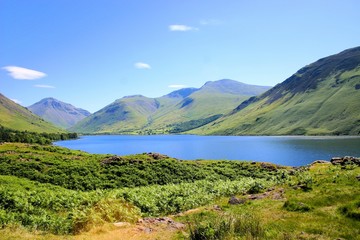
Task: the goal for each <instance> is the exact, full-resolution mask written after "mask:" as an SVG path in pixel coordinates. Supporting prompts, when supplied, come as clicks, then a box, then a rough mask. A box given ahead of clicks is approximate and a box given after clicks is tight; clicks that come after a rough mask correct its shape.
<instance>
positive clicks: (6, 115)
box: [0, 94, 64, 133]
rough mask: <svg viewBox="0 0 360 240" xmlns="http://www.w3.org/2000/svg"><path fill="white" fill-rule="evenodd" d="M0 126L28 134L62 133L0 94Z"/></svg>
mask: <svg viewBox="0 0 360 240" xmlns="http://www.w3.org/2000/svg"><path fill="white" fill-rule="evenodd" d="M0 125H1V126H3V127H7V128H11V129H15V130H20V131H30V132H49V133H55V132H64V131H63V130H61V129H59V128H57V127H55V126H54V125H52V124H51V123H48V122H46V121H44V120H43V119H42V118H40V117H39V116H37V115H35V114H33V113H31V112H30V111H29V110H28V109H26V108H24V107H22V106H20V105H19V104H16V103H15V102H13V101H12V100H10V99H8V98H7V97H5V96H4V95H2V94H0Z"/></svg>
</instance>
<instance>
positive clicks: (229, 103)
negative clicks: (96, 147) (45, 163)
mask: <svg viewBox="0 0 360 240" xmlns="http://www.w3.org/2000/svg"><path fill="white" fill-rule="evenodd" d="M267 89H269V87H263V86H254V85H248V84H243V83H240V82H236V81H233V80H226V79H224V80H219V81H214V82H208V83H206V84H205V85H204V86H203V87H201V88H199V89H192V88H190V89H181V90H177V91H174V92H172V93H170V94H168V95H165V96H163V97H159V98H147V97H144V96H139V95H135V96H128V97H123V98H121V99H118V100H116V101H115V102H113V103H111V104H109V105H108V106H106V107H104V108H103V109H101V110H99V111H98V112H96V113H94V114H92V115H91V116H90V117H88V118H86V119H84V120H83V121H81V122H79V123H78V124H76V125H75V126H74V127H72V128H71V129H70V130H71V131H76V132H81V133H90V134H109V133H110V134H164V133H165V134H167V133H180V132H183V131H188V130H191V129H193V128H197V127H199V126H202V125H204V124H206V123H208V122H210V121H213V120H215V119H216V118H217V117H218V116H219V115H221V114H225V113H228V112H230V111H231V110H232V109H234V108H235V107H236V106H237V105H238V104H239V103H241V101H243V100H245V99H247V98H249V97H251V96H254V95H258V94H260V93H263V92H265V91H266V90H267ZM215 116H216V117H215Z"/></svg>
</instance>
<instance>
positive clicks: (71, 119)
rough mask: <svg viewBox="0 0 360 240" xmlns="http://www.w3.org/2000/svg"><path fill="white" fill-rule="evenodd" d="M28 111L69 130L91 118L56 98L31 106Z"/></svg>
mask: <svg viewBox="0 0 360 240" xmlns="http://www.w3.org/2000/svg"><path fill="white" fill-rule="evenodd" d="M28 109H29V110H30V111H31V112H32V113H35V114H36V115H38V116H40V117H41V118H43V119H45V120H46V121H49V122H51V123H53V124H55V125H56V126H58V127H61V128H64V129H66V128H69V127H71V126H73V125H75V124H76V123H77V122H79V121H80V120H82V119H84V118H85V117H87V116H89V115H90V113H89V112H88V111H86V110H84V109H81V108H76V107H74V106H73V105H71V104H69V103H64V102H62V101H59V100H57V99H54V98H45V99H42V100H41V101H39V102H37V103H34V104H33V105H31V106H29V107H28Z"/></svg>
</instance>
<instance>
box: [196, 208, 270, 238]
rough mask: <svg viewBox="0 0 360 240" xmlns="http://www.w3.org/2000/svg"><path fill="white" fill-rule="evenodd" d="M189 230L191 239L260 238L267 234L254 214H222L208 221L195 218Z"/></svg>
mask: <svg viewBox="0 0 360 240" xmlns="http://www.w3.org/2000/svg"><path fill="white" fill-rule="evenodd" d="M189 230H190V239H191V240H205V239H206V240H208V239H209V240H211V239H233V238H237V237H246V239H248V238H250V239H259V238H261V237H264V235H265V230H264V228H263V226H262V224H261V222H260V220H259V218H258V217H257V216H255V215H253V214H241V215H222V216H217V217H215V218H211V219H209V220H206V221H201V220H200V219H195V221H194V224H193V225H189Z"/></svg>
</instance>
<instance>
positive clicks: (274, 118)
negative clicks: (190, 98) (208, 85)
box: [192, 47, 360, 135]
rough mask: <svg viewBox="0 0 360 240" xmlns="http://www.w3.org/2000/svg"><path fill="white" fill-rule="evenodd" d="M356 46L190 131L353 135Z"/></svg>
mask: <svg viewBox="0 0 360 240" xmlns="http://www.w3.org/2000/svg"><path fill="white" fill-rule="evenodd" d="M359 100H360V47H356V48H351V49H348V50H345V51H342V52H340V53H338V54H335V55H332V56H329V57H325V58H322V59H319V60H318V61H316V62H314V63H312V64H309V65H307V66H305V67H303V68H301V69H300V70H299V71H297V72H296V73H295V74H293V75H292V76H291V77H289V78H288V79H286V80H285V81H284V82H282V83H280V84H278V85H276V86H275V87H273V88H272V89H270V90H268V91H267V92H265V93H263V94H262V95H259V96H257V97H252V98H250V99H248V100H246V101H244V102H242V103H241V104H240V105H238V106H237V107H236V108H235V109H234V110H233V111H232V112H231V113H230V114H227V115H226V116H224V117H222V118H219V119H218V120H216V121H215V122H212V123H211V125H207V126H204V127H202V128H201V129H197V130H194V131H192V133H197V134H220V135H359V134H360V101H359Z"/></svg>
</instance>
